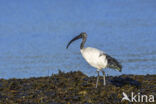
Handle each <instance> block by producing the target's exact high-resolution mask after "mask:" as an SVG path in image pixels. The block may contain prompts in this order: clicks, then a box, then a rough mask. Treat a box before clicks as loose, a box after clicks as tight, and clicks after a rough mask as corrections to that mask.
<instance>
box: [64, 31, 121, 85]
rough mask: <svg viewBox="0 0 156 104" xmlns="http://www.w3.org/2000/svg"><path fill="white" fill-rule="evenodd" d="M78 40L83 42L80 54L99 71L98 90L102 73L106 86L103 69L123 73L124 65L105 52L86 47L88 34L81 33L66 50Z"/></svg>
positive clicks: (71, 41)
mask: <svg viewBox="0 0 156 104" xmlns="http://www.w3.org/2000/svg"><path fill="white" fill-rule="evenodd" d="M78 39H82V42H81V44H80V52H81V54H82V56H83V58H84V59H85V60H86V61H87V62H88V64H89V65H91V66H92V67H94V68H96V69H97V70H96V71H97V80H96V88H97V86H98V81H99V72H100V71H102V73H103V85H104V86H105V85H106V80H105V72H104V70H103V69H105V68H111V69H115V70H117V71H119V72H121V71H122V65H121V64H120V63H119V62H118V61H117V60H116V59H115V58H113V57H111V56H110V55H108V54H106V53H105V52H103V51H101V50H99V49H97V48H92V47H86V48H85V47H84V45H85V43H86V39H87V33H86V32H81V33H80V34H79V35H77V36H76V37H74V38H73V39H72V40H70V41H69V42H68V44H67V46H66V49H68V47H69V46H70V44H71V43H73V42H74V41H76V40H78Z"/></svg>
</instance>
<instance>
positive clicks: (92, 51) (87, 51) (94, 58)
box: [80, 47, 107, 71]
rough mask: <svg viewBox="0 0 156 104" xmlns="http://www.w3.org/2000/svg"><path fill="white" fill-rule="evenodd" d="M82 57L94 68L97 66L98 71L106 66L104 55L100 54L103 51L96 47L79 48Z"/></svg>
mask: <svg viewBox="0 0 156 104" xmlns="http://www.w3.org/2000/svg"><path fill="white" fill-rule="evenodd" d="M80 52H81V54H82V56H83V57H84V59H85V60H86V61H87V62H88V63H89V64H90V65H91V66H92V67H94V68H97V69H98V70H99V71H100V70H101V69H103V68H106V67H107V59H106V56H104V55H102V56H100V55H101V54H103V53H104V52H103V51H100V50H99V49H96V48H91V47H87V48H83V49H81V50H80Z"/></svg>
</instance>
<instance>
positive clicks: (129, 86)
mask: <svg viewBox="0 0 156 104" xmlns="http://www.w3.org/2000/svg"><path fill="white" fill-rule="evenodd" d="M155 78H156V75H147V76H143V75H121V76H118V77H112V76H109V77H106V82H107V85H106V86H103V77H102V76H101V77H100V78H99V84H98V88H95V84H96V77H94V76H91V77H88V76H86V75H85V74H83V73H82V72H80V71H76V72H68V73H64V72H61V71H59V73H58V74H53V75H52V76H50V77H39V78H29V79H9V80H5V79H0V103H2V104H14V103H19V104H42V103H43V104H121V99H122V96H123V95H122V92H123V91H124V92H126V93H131V92H132V91H133V92H136V93H137V92H140V93H141V94H147V95H149V94H154V92H155V91H156V83H154V82H155Z"/></svg>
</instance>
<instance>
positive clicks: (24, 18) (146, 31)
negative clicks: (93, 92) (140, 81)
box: [0, 0, 156, 79]
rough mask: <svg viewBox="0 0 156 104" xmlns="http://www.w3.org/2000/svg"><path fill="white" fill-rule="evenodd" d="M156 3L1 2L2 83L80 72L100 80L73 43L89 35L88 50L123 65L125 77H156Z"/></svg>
mask: <svg viewBox="0 0 156 104" xmlns="http://www.w3.org/2000/svg"><path fill="white" fill-rule="evenodd" d="M155 11H156V1H155V0H137V1H136V0H118V1H114V0H104V1H100V0H94V1H92V2H91V1H89V0H85V1H84V0H80V1H74V2H73V1H72V0H65V1H58V0H53V1H51V0H46V1H43V0H42V1H39V0H38V1H31V0H30V1H28V0H25V1H18V0H17V1H15V0H14V1H11V0H10V1H0V14H1V16H0V78H5V79H8V78H29V77H39V76H47V75H51V74H53V73H57V72H58V70H59V69H60V70H62V71H64V72H69V71H76V70H80V71H82V72H84V73H85V74H87V75H89V76H90V75H96V70H95V69H94V68H92V67H91V66H89V65H88V64H87V63H86V62H85V61H84V59H83V58H82V56H81V54H80V51H79V45H80V41H77V42H74V43H73V44H72V45H71V46H70V47H69V49H68V50H66V49H65V47H66V45H67V43H68V41H70V39H72V38H73V37H74V36H76V35H78V34H79V33H80V32H87V34H88V39H87V42H86V45H85V46H90V47H96V48H98V49H101V50H103V51H104V52H106V53H108V54H110V55H111V56H113V57H115V58H116V59H118V60H119V61H120V62H121V63H122V65H123V71H122V73H120V72H117V71H114V70H110V69H106V73H107V74H109V75H121V74H137V75H138V74H139V75H140V74H141V75H145V74H156V64H155V62H156V47H155V46H156V42H155V39H156V13H155Z"/></svg>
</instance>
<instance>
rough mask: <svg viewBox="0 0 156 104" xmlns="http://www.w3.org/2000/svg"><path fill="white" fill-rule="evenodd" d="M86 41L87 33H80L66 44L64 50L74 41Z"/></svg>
mask: <svg viewBox="0 0 156 104" xmlns="http://www.w3.org/2000/svg"><path fill="white" fill-rule="evenodd" d="M81 38H82V39H86V38H87V33H86V32H81V33H80V34H79V35H78V36H76V37H74V38H73V39H72V40H71V41H69V43H68V44H67V46H66V49H68V47H69V45H70V44H71V43H72V42H73V41H75V40H78V39H81Z"/></svg>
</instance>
